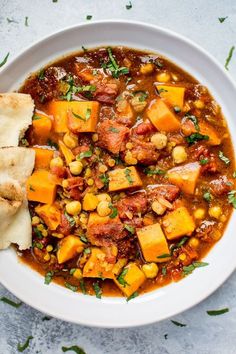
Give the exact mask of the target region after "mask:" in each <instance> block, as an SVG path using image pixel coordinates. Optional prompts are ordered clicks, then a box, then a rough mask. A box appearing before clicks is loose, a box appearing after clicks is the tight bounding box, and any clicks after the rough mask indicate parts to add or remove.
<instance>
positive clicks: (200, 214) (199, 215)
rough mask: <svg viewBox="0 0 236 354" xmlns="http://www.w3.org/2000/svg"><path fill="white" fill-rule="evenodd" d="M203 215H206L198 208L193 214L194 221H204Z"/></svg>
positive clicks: (203, 210)
mask: <svg viewBox="0 0 236 354" xmlns="http://www.w3.org/2000/svg"><path fill="white" fill-rule="evenodd" d="M205 214H206V211H205V209H203V208H198V209H196V210H195V211H194V213H193V215H194V217H195V219H204V217H205Z"/></svg>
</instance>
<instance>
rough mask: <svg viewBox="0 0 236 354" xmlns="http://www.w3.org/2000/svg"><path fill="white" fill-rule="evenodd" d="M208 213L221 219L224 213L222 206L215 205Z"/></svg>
mask: <svg viewBox="0 0 236 354" xmlns="http://www.w3.org/2000/svg"><path fill="white" fill-rule="evenodd" d="M208 214H209V215H210V216H211V217H212V218H215V219H219V218H220V216H221V214H222V209H221V207H220V206H218V205H215V206H212V207H210V208H209V210H208Z"/></svg>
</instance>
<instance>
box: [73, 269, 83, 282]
mask: <svg viewBox="0 0 236 354" xmlns="http://www.w3.org/2000/svg"><path fill="white" fill-rule="evenodd" d="M73 277H75V278H76V279H78V280H79V279H82V278H83V274H82V271H81V269H79V268H77V269H76V270H75V271H74V273H73Z"/></svg>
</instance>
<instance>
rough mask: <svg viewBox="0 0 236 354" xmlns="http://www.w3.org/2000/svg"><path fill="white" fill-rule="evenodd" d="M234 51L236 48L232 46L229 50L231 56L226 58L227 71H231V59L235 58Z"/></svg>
mask: <svg viewBox="0 0 236 354" xmlns="http://www.w3.org/2000/svg"><path fill="white" fill-rule="evenodd" d="M234 49H235V46H232V47H231V48H230V50H229V54H228V56H227V58H226V61H225V69H226V70H229V67H228V66H229V63H230V61H231V59H232V56H233V53H234Z"/></svg>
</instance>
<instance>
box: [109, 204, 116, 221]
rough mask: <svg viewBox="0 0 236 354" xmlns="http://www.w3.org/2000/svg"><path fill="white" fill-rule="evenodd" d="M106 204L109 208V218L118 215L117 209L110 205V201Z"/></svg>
mask: <svg viewBox="0 0 236 354" xmlns="http://www.w3.org/2000/svg"><path fill="white" fill-rule="evenodd" d="M108 206H109V208H110V209H111V214H110V215H109V218H110V219H114V218H115V217H116V216H117V215H118V210H117V208H115V207H114V206H113V205H112V203H109V204H108Z"/></svg>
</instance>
